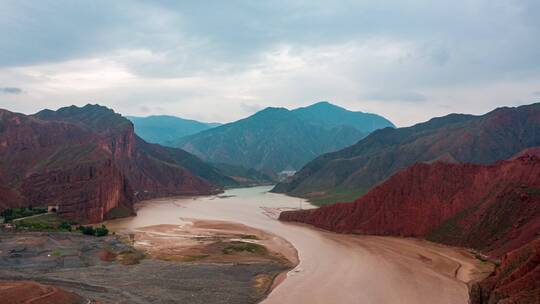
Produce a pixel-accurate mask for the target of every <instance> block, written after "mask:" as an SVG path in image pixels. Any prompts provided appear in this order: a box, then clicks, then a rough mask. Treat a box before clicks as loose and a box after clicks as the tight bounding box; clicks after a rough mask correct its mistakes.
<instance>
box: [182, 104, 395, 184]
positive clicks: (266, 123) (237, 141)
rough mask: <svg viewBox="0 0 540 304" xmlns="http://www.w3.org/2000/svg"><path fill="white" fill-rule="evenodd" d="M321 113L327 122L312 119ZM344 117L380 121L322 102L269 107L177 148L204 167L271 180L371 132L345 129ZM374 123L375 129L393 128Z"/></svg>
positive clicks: (383, 122)
mask: <svg viewBox="0 0 540 304" xmlns="http://www.w3.org/2000/svg"><path fill="white" fill-rule="evenodd" d="M320 107H324V108H325V110H324V113H323V114H324V115H326V116H327V118H324V119H323V118H320V117H319V118H320V119H315V118H314V117H318V116H321V115H323V114H321V113H319V111H318V110H317V108H320ZM313 109H315V110H313ZM328 109H332V111H336V112H335V113H334V112H332V111H328ZM343 113H347V115H349V116H350V115H352V116H354V117H356V118H357V120H361V117H364V116H365V115H368V116H369V117H370V119H372V118H373V117H379V116H375V115H374V114H366V113H362V112H351V111H347V110H345V109H343V108H340V107H337V106H334V105H332V104H330V103H327V102H326V103H317V104H315V105H313V106H311V107H304V108H299V109H294V110H288V109H286V108H280V107H268V108H265V109H263V110H261V111H258V112H257V113H255V114H253V115H251V116H249V117H246V118H243V119H240V120H238V121H235V122H232V123H228V124H224V125H222V126H219V127H216V128H213V129H209V130H205V131H202V132H199V133H197V134H194V135H190V136H186V137H184V138H182V139H181V140H180V141H178V142H177V144H176V146H178V147H180V148H182V149H185V150H187V151H189V152H191V153H194V154H195V155H197V156H199V157H201V158H203V159H205V160H207V161H209V162H213V163H229V164H232V165H241V166H244V167H246V168H254V169H257V170H260V171H263V172H265V173H267V174H270V175H275V174H276V173H278V172H280V171H283V170H297V169H299V168H301V166H303V165H304V164H305V163H306V162H307V161H309V160H311V159H313V158H315V157H316V156H318V155H320V154H321V153H324V152H328V151H333V150H336V149H339V148H342V147H345V146H348V145H350V144H352V143H354V142H356V141H358V140H359V139H361V138H362V137H364V136H365V135H366V134H367V132H370V131H371V130H372V128H373V123H370V126H369V127H368V128H366V129H365V130H359V129H357V127H355V126H352V125H349V124H347V123H344V122H343V121H342V119H341V118H342V117H343ZM371 115H373V116H371ZM379 118H380V119H379V120H378V122H377V124H376V125H375V126H376V127H384V126H393V124H392V123H391V122H390V121H388V120H386V119H384V118H382V117H379ZM378 124H380V125H378Z"/></svg>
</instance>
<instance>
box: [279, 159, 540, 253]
mask: <svg viewBox="0 0 540 304" xmlns="http://www.w3.org/2000/svg"><path fill="white" fill-rule="evenodd" d="M280 219H281V220H285V221H299V222H304V223H308V224H312V225H314V226H317V227H321V228H324V229H327V230H332V231H336V232H343V233H359V234H376V235H398V236H413V237H426V238H428V239H430V240H433V241H437V242H441V243H447V244H451V245H458V246H464V247H472V248H476V249H479V250H483V251H485V252H488V253H490V254H492V255H495V256H499V255H501V254H502V253H504V252H507V251H509V250H512V249H515V248H518V247H519V246H521V245H523V244H525V243H526V242H528V241H530V240H531V239H533V238H534V237H535V236H536V233H537V231H539V229H540V158H538V157H536V156H529V155H526V156H521V157H519V158H517V159H515V160H512V161H501V162H498V163H497V164H495V165H491V166H483V165H472V164H448V163H442V162H436V163H433V164H416V165H414V166H412V167H410V168H408V169H406V170H404V171H401V172H399V173H397V174H395V175H394V176H392V177H391V178H389V179H388V180H387V181H386V182H384V183H382V184H381V185H379V186H377V187H376V188H374V189H373V190H372V191H370V192H369V193H367V194H366V195H364V196H363V197H361V198H360V199H358V200H356V201H355V202H353V203H338V204H334V205H330V206H324V207H321V208H319V209H313V210H303V211H287V212H282V213H281V216H280Z"/></svg>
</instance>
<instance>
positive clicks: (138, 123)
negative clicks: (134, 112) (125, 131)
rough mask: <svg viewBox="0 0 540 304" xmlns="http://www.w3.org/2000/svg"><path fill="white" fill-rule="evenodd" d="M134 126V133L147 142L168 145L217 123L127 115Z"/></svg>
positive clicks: (164, 116)
mask: <svg viewBox="0 0 540 304" xmlns="http://www.w3.org/2000/svg"><path fill="white" fill-rule="evenodd" d="M127 118H128V119H129V120H130V121H131V122H132V123H133V125H134V126H135V133H136V134H137V135H139V136H140V137H141V138H142V139H144V140H145V141H147V142H149V143H155V144H161V145H170V144H173V143H174V142H175V141H177V140H179V139H180V138H182V137H184V136H188V135H192V134H195V133H198V132H201V131H204V130H207V129H210V128H214V127H217V126H219V125H221V124H219V123H205V122H200V121H196V120H190V119H183V118H180V117H176V116H168V115H153V116H147V117H136V116H127Z"/></svg>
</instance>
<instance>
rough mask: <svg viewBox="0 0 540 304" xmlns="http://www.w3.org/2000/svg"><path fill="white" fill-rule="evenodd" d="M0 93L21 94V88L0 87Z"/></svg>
mask: <svg viewBox="0 0 540 304" xmlns="http://www.w3.org/2000/svg"><path fill="white" fill-rule="evenodd" d="M0 93H4V94H15V95H18V94H22V93H23V90H22V89H20V88H13V87H5V88H0Z"/></svg>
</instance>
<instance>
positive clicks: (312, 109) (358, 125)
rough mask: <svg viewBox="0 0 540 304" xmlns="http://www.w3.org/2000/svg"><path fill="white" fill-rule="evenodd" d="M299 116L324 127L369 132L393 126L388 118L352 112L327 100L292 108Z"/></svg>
mask: <svg viewBox="0 0 540 304" xmlns="http://www.w3.org/2000/svg"><path fill="white" fill-rule="evenodd" d="M292 112H293V113H295V114H296V115H298V116H299V117H300V118H302V119H304V120H306V121H310V122H312V123H315V124H319V125H321V126H324V127H326V128H335V127H339V126H344V125H347V126H351V127H353V128H355V129H357V130H359V131H362V132H364V133H370V132H373V131H375V130H377V129H383V128H386V127H392V128H395V125H394V124H393V123H392V122H391V121H389V120H388V119H386V118H384V117H382V116H379V115H376V114H371V113H363V112H354V111H349V110H347V109H344V108H342V107H339V106H336V105H333V104H331V103H329V102H327V101H321V102H318V103H315V104H313V105H311V106H309V107H303V108H298V109H294V110H292Z"/></svg>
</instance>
